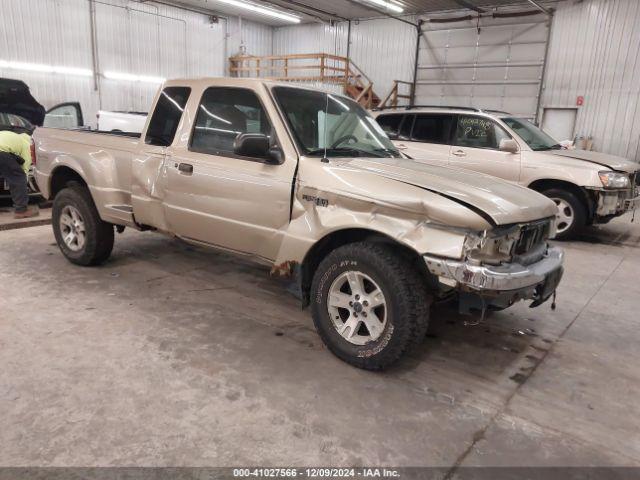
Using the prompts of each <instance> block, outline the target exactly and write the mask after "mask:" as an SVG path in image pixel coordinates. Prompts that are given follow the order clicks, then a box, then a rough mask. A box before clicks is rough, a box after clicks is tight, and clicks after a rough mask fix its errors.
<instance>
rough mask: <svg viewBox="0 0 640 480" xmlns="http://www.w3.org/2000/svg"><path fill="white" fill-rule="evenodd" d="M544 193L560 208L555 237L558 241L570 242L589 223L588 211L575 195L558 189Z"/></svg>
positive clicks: (557, 215)
mask: <svg viewBox="0 0 640 480" xmlns="http://www.w3.org/2000/svg"><path fill="white" fill-rule="evenodd" d="M542 193H543V194H544V195H545V196H547V197H549V198H550V199H551V200H553V201H554V202H555V204H556V206H557V207H558V213H557V214H556V235H555V237H554V238H555V239H556V240H568V239H570V238H572V237H573V236H575V234H576V233H578V232H579V231H580V230H582V229H583V228H584V226H585V225H586V223H587V210H586V208H585V206H584V204H583V203H582V202H581V201H580V199H578V198H577V197H576V196H575V195H574V194H573V193H571V192H568V191H566V190H562V189H558V188H553V189H550V190H546V191H544V192H542Z"/></svg>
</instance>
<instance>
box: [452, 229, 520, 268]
mask: <svg viewBox="0 0 640 480" xmlns="http://www.w3.org/2000/svg"><path fill="white" fill-rule="evenodd" d="M519 236H520V229H519V227H517V226H512V227H509V228H506V229H505V228H499V227H498V228H496V229H494V230H489V231H486V232H483V233H481V234H467V237H466V239H465V243H464V251H465V256H466V257H467V259H468V260H470V261H475V262H478V263H488V264H495V265H499V264H500V262H503V261H508V260H509V259H510V258H511V253H512V249H513V245H514V244H515V242H517V240H518V237H519Z"/></svg>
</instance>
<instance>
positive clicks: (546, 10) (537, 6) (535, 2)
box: [528, 0, 551, 16]
mask: <svg viewBox="0 0 640 480" xmlns="http://www.w3.org/2000/svg"><path fill="white" fill-rule="evenodd" d="M528 1H529V3H530V4H531V5H533V6H534V7H536V8H537V9H538V10H540V11H541V12H543V13H545V14H546V15H549V16H551V10H549V9H548V8H545V7H543V6H542V5H540V4H539V3H538V2H537V1H536V0H528Z"/></svg>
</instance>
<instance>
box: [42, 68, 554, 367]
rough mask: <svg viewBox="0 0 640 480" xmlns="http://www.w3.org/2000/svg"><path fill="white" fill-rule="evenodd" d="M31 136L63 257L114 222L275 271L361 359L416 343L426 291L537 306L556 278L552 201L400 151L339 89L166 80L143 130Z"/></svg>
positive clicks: (471, 304)
mask: <svg viewBox="0 0 640 480" xmlns="http://www.w3.org/2000/svg"><path fill="white" fill-rule="evenodd" d="M34 139H35V144H36V162H35V163H36V167H35V175H36V179H37V182H38V185H39V187H40V190H41V192H42V194H43V195H44V196H45V197H47V198H51V199H54V204H53V230H54V233H55V237H56V240H57V242H58V245H59V247H60V250H61V251H62V253H63V254H64V255H65V256H66V257H67V258H68V259H69V260H70V261H71V262H73V263H76V264H79V265H95V264H98V263H101V262H103V261H105V260H106V259H107V258H108V257H109V255H110V253H111V249H112V247H113V242H114V229H115V230H117V231H122V230H123V229H124V228H125V227H131V228H134V229H137V230H154V231H159V232H164V233H166V234H169V235H173V236H176V237H179V238H181V239H182V240H184V241H187V242H190V243H193V244H198V245H205V246H210V247H216V248H221V249H224V250H227V251H232V252H237V253H239V254H243V255H249V256H252V257H253V258H255V259H256V260H257V261H260V262H266V263H268V264H269V265H271V266H272V273H273V274H275V275H280V276H285V277H289V278H290V280H291V282H292V283H293V285H294V287H295V289H294V290H295V291H296V292H297V294H298V296H299V297H300V299H301V300H302V302H303V305H305V306H306V305H310V306H311V310H312V314H313V319H314V323H315V326H316V328H317V330H318V333H319V334H320V336H321V337H322V339H323V341H324V342H325V343H326V345H327V346H328V348H329V349H330V350H331V351H332V352H333V353H335V354H336V355H337V356H338V357H339V358H341V359H343V360H345V361H346V362H349V363H351V364H353V365H356V366H358V367H361V368H366V369H374V370H375V369H381V368H384V367H386V366H388V365H390V364H392V363H393V362H395V361H396V360H398V359H399V358H400V357H401V356H402V355H403V354H404V353H405V352H406V351H407V350H408V349H409V348H410V347H411V346H412V345H413V344H415V343H417V342H419V341H420V340H422V338H423V336H424V334H425V332H426V329H427V323H428V318H429V307H430V305H431V303H432V302H433V300H434V299H436V298H438V297H442V296H447V295H454V294H458V295H459V297H460V305H461V307H462V308H463V309H465V310H468V311H471V310H478V311H485V310H488V309H503V308H507V307H509V306H510V305H512V304H513V303H515V302H517V301H519V300H530V301H531V302H532V305H533V306H537V305H539V304H541V303H542V302H544V301H546V300H547V299H548V298H549V297H550V296H551V295H552V294H553V293H554V292H555V290H556V287H557V285H558V282H559V281H560V278H561V276H562V263H563V254H562V252H561V250H559V249H558V248H556V247H552V246H549V245H548V244H547V238H548V237H549V235H551V234H553V233H554V228H555V227H554V218H555V215H556V206H555V204H554V203H553V202H552V201H551V200H549V199H547V198H545V197H544V196H543V195H540V194H539V193H536V192H534V191H532V190H529V189H527V188H523V187H519V186H516V185H512V184H510V183H508V182H504V181H502V180H498V179H496V178H493V177H489V176H484V175H478V174H476V173H470V172H465V171H463V170H453V169H449V168H446V167H434V166H429V165H423V164H419V163H416V162H414V161H411V160H409V159H406V158H403V155H402V154H401V153H400V152H399V151H398V150H397V149H396V148H395V147H394V146H393V144H392V143H391V142H390V140H389V139H388V138H387V136H386V135H385V134H384V132H383V131H382V129H381V128H380V127H379V126H378V125H377V123H376V122H375V121H374V120H373V118H372V117H370V116H369V114H368V113H367V112H366V111H365V110H363V109H362V108H361V107H360V106H359V105H358V104H357V103H355V102H354V101H352V100H351V99H349V98H346V97H343V96H340V95H335V94H331V93H325V92H320V91H317V90H312V89H307V88H300V87H293V86H291V85H281V84H276V83H270V82H267V81H262V80H259V79H237V78H236V79H222V78H218V79H201V80H173V81H169V82H167V83H165V85H163V86H162V88H161V89H160V90H159V92H158V94H157V96H156V99H155V101H154V105H153V109H152V112H151V114H150V115H149V117H148V119H147V123H146V126H145V128H144V131H143V132H142V134H141V135H140V136H137V135H135V134H132V135H129V136H127V135H115V134H110V133H95V132H87V131H67V130H59V129H50V128H42V129H38V130H36V132H35V135H34ZM185 308H188V305H187V306H185Z"/></svg>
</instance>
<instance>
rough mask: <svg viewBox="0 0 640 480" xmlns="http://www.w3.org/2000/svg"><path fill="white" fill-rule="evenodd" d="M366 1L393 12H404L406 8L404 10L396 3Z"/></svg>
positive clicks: (375, 0) (377, 0) (381, 0)
mask: <svg viewBox="0 0 640 480" xmlns="http://www.w3.org/2000/svg"><path fill="white" fill-rule="evenodd" d="M366 1H367V2H369V3H375V4H376V5H379V6H381V7H384V8H386V9H387V10H392V11H394V12H397V13H402V12H404V8H402V7H401V6H400V5H398V4H396V3H391V2H387V1H385V0H366Z"/></svg>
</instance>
